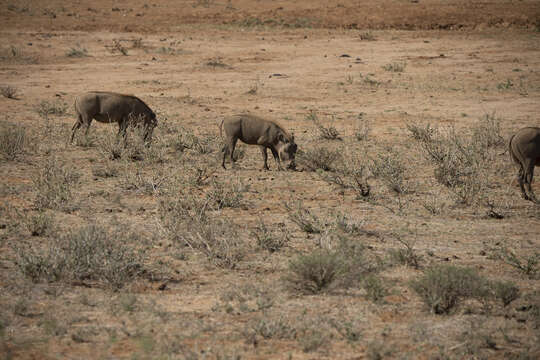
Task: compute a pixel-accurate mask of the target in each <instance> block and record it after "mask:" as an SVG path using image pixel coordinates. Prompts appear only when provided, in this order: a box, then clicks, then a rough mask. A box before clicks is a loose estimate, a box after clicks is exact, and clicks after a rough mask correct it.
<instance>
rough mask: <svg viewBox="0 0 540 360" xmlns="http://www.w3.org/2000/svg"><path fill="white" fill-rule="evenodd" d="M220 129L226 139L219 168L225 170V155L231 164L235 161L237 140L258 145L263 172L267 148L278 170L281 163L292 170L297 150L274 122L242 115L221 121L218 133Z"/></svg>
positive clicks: (266, 164) (292, 138)
mask: <svg viewBox="0 0 540 360" xmlns="http://www.w3.org/2000/svg"><path fill="white" fill-rule="evenodd" d="M222 127H224V128H225V135H226V137H227V139H226V143H225V146H224V147H223V150H222V151H223V162H222V163H221V166H223V168H224V169H226V167H225V158H226V157H227V154H230V157H231V161H232V162H234V161H235V160H234V157H233V153H234V148H235V146H236V141H238V139H240V140H242V142H245V143H246V144H249V145H259V147H260V149H261V153H262V156H263V159H264V169H265V170H268V162H267V158H268V155H267V153H266V149H267V148H268V149H270V151H272V155H274V159H275V160H276V163H277V165H278V169H279V170H283V169H282V168H281V162H282V161H287V162H288V163H289V164H288V166H287V168H290V169H294V166H295V164H294V155H295V153H296V150H297V146H296V144H295V142H294V136H293V135H290V134H289V133H288V132H287V131H285V129H283V128H282V127H281V126H279V125H278V124H276V123H275V122H273V121H270V120H265V119H262V118H260V117H257V116H253V115H249V114H242V115H234V116H231V117H228V118H225V119H223V121H222V122H221V125H220V129H219V130H220V133H221V128H222Z"/></svg>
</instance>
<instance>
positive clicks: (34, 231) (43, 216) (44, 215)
mask: <svg viewBox="0 0 540 360" xmlns="http://www.w3.org/2000/svg"><path fill="white" fill-rule="evenodd" d="M21 220H22V222H23V223H24V225H25V227H26V228H27V229H28V231H29V232H30V234H31V235H32V236H47V235H51V234H54V233H55V230H56V229H55V225H54V222H53V220H54V219H53V216H52V215H51V214H50V213H48V212H45V211H40V212H38V213H37V214H34V215H28V214H23V215H22V216H21Z"/></svg>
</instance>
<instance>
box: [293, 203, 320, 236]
mask: <svg viewBox="0 0 540 360" xmlns="http://www.w3.org/2000/svg"><path fill="white" fill-rule="evenodd" d="M285 208H286V209H287V211H288V212H289V219H291V221H292V222H293V223H295V224H296V225H298V227H299V228H300V229H301V230H302V231H305V232H306V233H308V234H313V233H314V234H319V233H321V232H322V231H323V229H324V224H323V223H322V222H321V220H320V219H319V218H318V217H317V216H316V215H314V214H313V213H312V212H311V211H310V210H308V209H306V208H305V207H304V206H303V204H302V202H300V201H299V202H297V203H296V205H295V204H288V203H285Z"/></svg>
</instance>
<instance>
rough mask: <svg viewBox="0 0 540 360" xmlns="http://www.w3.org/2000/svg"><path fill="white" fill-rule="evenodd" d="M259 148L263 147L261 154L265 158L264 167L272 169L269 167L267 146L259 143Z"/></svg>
mask: <svg viewBox="0 0 540 360" xmlns="http://www.w3.org/2000/svg"><path fill="white" fill-rule="evenodd" d="M259 148H260V149H261V154H262V157H263V160H264V165H263V169H264V170H270V168H269V167H268V153H267V152H266V146H263V145H259Z"/></svg>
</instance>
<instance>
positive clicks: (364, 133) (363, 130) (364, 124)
mask: <svg viewBox="0 0 540 360" xmlns="http://www.w3.org/2000/svg"><path fill="white" fill-rule="evenodd" d="M370 132H371V123H370V122H369V121H368V120H366V119H364V118H363V113H361V114H360V115H359V116H358V121H357V124H356V128H355V130H354V137H355V139H356V140H358V141H367V139H368V137H369V133H370Z"/></svg>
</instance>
